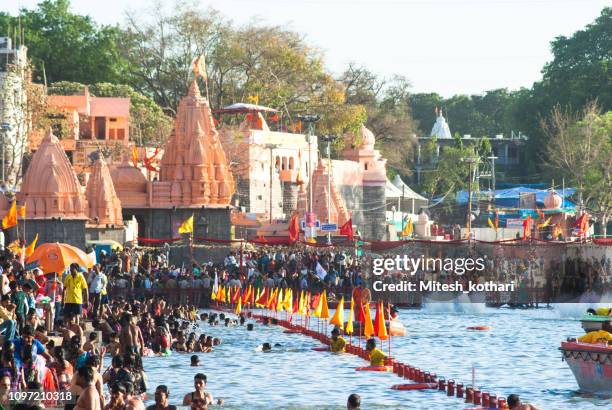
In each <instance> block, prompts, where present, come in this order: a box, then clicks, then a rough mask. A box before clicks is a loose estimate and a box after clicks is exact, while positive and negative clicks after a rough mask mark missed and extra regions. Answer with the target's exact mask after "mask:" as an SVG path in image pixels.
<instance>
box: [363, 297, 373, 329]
mask: <svg viewBox="0 0 612 410" xmlns="http://www.w3.org/2000/svg"><path fill="white" fill-rule="evenodd" d="M363 310H364V312H365V317H364V319H363V320H364V322H365V324H364V326H365V327H364V329H363V335H364V336H365V337H371V336H372V335H374V324H373V323H372V314H371V313H370V304H369V303H367V304H366V305H365V306H364V307H363Z"/></svg>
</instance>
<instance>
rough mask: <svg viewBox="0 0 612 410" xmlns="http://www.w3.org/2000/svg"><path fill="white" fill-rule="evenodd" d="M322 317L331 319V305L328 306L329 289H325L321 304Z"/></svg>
mask: <svg viewBox="0 0 612 410" xmlns="http://www.w3.org/2000/svg"><path fill="white" fill-rule="evenodd" d="M319 317H320V318H321V319H329V307H328V306H327V291H326V290H323V303H322V304H321V316H319Z"/></svg>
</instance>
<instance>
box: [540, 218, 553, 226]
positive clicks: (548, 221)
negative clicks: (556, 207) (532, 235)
mask: <svg viewBox="0 0 612 410" xmlns="http://www.w3.org/2000/svg"><path fill="white" fill-rule="evenodd" d="M551 220H552V216H550V217H548V219H547V220H546V221H544V222H543V223H541V224H538V228H546V227H547V226H548V225H550V221H551Z"/></svg>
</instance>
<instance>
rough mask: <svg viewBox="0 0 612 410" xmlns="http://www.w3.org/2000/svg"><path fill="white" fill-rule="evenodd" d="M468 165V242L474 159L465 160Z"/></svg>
mask: <svg viewBox="0 0 612 410" xmlns="http://www.w3.org/2000/svg"><path fill="white" fill-rule="evenodd" d="M465 162H467V163H468V167H469V172H468V210H467V237H468V240H470V238H471V236H472V164H474V163H475V162H476V159H475V158H473V157H469V158H466V159H465Z"/></svg>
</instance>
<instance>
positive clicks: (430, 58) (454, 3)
mask: <svg viewBox="0 0 612 410" xmlns="http://www.w3.org/2000/svg"><path fill="white" fill-rule="evenodd" d="M194 1H195V2H196V3H197V4H200V5H201V7H202V8H203V9H205V8H206V7H208V6H211V7H213V8H215V9H217V10H219V11H220V12H222V13H223V14H224V15H225V16H226V17H229V18H230V19H232V20H233V21H234V22H235V23H237V24H245V23H248V22H250V21H253V20H255V21H257V20H259V21H263V22H265V23H268V24H275V25H284V26H287V27H289V28H291V29H293V30H296V31H298V32H300V33H303V34H304V35H306V39H307V41H308V42H309V43H311V44H313V45H315V46H317V47H319V48H320V49H322V50H323V51H324V54H325V61H326V64H327V67H328V68H329V69H331V70H332V72H333V73H334V74H339V73H341V72H342V71H343V69H344V68H345V67H346V66H347V64H348V63H349V62H351V61H352V62H356V63H358V64H363V65H365V66H366V67H368V68H369V69H370V70H372V71H374V72H375V73H378V74H380V75H383V76H391V75H393V74H396V73H397V74H401V75H404V76H406V77H407V78H408V79H409V80H410V81H411V83H412V85H413V92H426V91H435V92H438V93H440V94H442V95H444V96H446V97H449V96H451V95H453V94H459V93H466V94H477V93H482V92H483V91H486V90H490V89H494V88H501V87H508V88H510V89H517V88H520V87H530V86H531V84H532V83H533V82H534V81H536V80H538V79H539V78H540V70H541V69H542V67H543V65H544V63H546V62H547V61H549V60H550V59H551V53H550V47H549V43H550V41H551V40H552V39H553V38H554V37H556V36H559V35H566V36H569V35H571V34H572V33H573V32H574V31H576V30H579V29H582V28H583V27H584V26H585V25H587V24H589V23H590V22H592V21H593V20H594V19H595V18H596V17H597V16H598V15H599V14H600V12H601V10H602V8H603V7H604V6H606V5H607V6H611V5H612V0H255V1H254V0H194ZM151 2H152V1H151V0H129V1H125V0H123V1H122V0H96V1H90V0H72V4H73V9H74V10H75V11H76V12H78V13H80V14H88V15H90V16H92V17H93V18H94V19H95V20H96V21H98V22H101V23H117V22H121V21H123V18H124V10H125V9H126V7H127V5H128V4H129V7H130V8H131V9H136V10H138V9H141V8H146V7H148V5H149V4H151ZM36 3H38V1H37V0H8V7H7V4H6V0H4V1H3V2H2V5H1V6H0V9H1V10H4V11H6V10H8V11H9V12H10V13H12V14H15V13H16V12H17V10H18V9H19V7H28V8H30V7H33V6H34V5H35V4H36ZM164 3H166V2H164ZM167 3H168V5H169V6H170V5H171V4H172V3H173V1H168V2H167Z"/></svg>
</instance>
